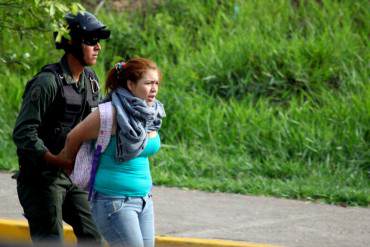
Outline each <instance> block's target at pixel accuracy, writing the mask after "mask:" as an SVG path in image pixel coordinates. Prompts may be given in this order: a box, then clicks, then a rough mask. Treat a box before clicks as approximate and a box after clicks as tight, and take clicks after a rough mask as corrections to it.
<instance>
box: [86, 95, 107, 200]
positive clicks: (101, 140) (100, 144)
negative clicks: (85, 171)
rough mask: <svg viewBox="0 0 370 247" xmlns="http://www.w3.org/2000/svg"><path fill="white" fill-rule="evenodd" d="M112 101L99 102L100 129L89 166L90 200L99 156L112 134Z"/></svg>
mask: <svg viewBox="0 0 370 247" xmlns="http://www.w3.org/2000/svg"><path fill="white" fill-rule="evenodd" d="M112 110H113V109H112V102H106V103H103V104H99V116H100V130H99V136H98V139H97V140H96V144H95V152H94V158H93V162H92V167H91V174H90V181H89V196H88V200H89V201H90V199H91V196H92V191H93V188H94V183H95V175H96V171H97V169H98V165H99V158H100V155H101V153H102V152H104V150H105V149H106V148H107V146H108V144H109V141H110V136H111V135H112V126H113V111H112Z"/></svg>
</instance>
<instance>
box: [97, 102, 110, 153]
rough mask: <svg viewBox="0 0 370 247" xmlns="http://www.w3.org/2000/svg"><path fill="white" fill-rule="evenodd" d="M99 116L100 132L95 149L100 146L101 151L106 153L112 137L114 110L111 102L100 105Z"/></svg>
mask: <svg viewBox="0 0 370 247" xmlns="http://www.w3.org/2000/svg"><path fill="white" fill-rule="evenodd" d="M99 116H100V130H99V136H98V139H97V140H96V145H95V148H96V147H97V146H98V145H100V146H101V151H102V152H104V150H105V149H106V148H107V146H108V144H109V141H110V136H111V135H112V126H113V109H112V102H111V101H109V102H106V103H102V104H99Z"/></svg>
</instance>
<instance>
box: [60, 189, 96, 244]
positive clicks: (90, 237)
mask: <svg viewBox="0 0 370 247" xmlns="http://www.w3.org/2000/svg"><path fill="white" fill-rule="evenodd" d="M63 219H64V221H65V222H67V223H68V224H70V225H71V226H72V227H73V231H74V233H75V235H76V237H77V239H78V242H79V243H86V242H91V244H97V245H101V244H102V238H101V235H100V234H99V232H98V230H97V228H96V226H95V222H94V220H93V218H92V215H91V211H90V205H89V202H88V200H87V193H86V192H85V191H82V190H81V189H79V188H77V187H76V186H72V187H71V188H70V189H69V190H68V193H67V194H66V197H65V200H64V204H63Z"/></svg>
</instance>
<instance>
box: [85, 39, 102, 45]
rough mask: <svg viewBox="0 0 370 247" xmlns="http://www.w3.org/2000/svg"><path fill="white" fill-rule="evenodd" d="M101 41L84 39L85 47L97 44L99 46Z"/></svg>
mask: <svg viewBox="0 0 370 247" xmlns="http://www.w3.org/2000/svg"><path fill="white" fill-rule="evenodd" d="M99 41H100V39H99V38H85V39H82V43H83V44H85V45H89V46H95V45H96V44H98V43H99Z"/></svg>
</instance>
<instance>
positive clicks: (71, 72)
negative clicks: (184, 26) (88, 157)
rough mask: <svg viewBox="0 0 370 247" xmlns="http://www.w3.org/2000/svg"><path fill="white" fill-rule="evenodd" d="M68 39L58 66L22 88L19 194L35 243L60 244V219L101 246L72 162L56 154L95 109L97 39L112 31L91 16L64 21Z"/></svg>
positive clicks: (15, 134) (60, 45)
mask: <svg viewBox="0 0 370 247" xmlns="http://www.w3.org/2000/svg"><path fill="white" fill-rule="evenodd" d="M65 19H66V21H67V24H68V26H69V29H70V37H71V38H70V39H67V38H62V40H61V42H59V43H56V48H57V49H63V50H64V51H65V54H64V56H63V57H62V58H61V60H60V61H59V62H58V63H55V64H49V65H46V66H44V67H43V68H42V69H41V71H40V72H39V73H38V74H36V75H35V76H34V78H33V79H31V80H30V81H29V82H28V83H27V85H26V88H25V91H24V95H23V102H22V106H21V109H20V112H19V115H18V118H17V120H16V124H15V128H14V131H13V140H14V142H15V144H16V146H17V155H18V160H19V174H18V177H17V192H18V197H19V201H20V203H21V205H22V207H23V211H24V215H25V217H26V218H27V220H28V223H29V229H30V234H31V237H32V240H33V241H34V242H38V241H55V240H56V241H62V239H63V220H64V221H65V222H67V223H68V224H70V225H71V226H72V227H73V231H74V233H75V235H76V236H77V239H78V241H79V242H85V241H88V242H95V243H97V244H100V243H101V237H100V234H99V233H98V232H97V229H96V226H95V224H94V221H93V219H92V217H91V213H90V207H89V204H88V201H87V194H86V192H84V191H82V190H80V189H79V188H77V187H76V186H75V185H73V184H72V182H71V180H70V178H69V176H68V174H69V172H70V171H71V169H72V167H73V164H71V163H66V162H62V161H61V160H59V159H58V157H57V156H56V154H58V153H59V152H60V151H61V150H62V149H63V146H64V142H65V138H66V135H67V133H68V132H69V131H70V130H71V129H72V128H73V127H74V126H75V125H76V124H77V123H79V122H80V121H81V120H82V119H84V118H85V117H86V116H87V115H88V114H89V113H90V112H91V111H92V109H93V108H94V107H96V106H97V105H98V101H99V99H100V97H99V84H98V79H97V77H96V75H95V73H94V72H93V71H92V70H91V69H90V68H89V67H87V66H91V65H94V64H95V63H96V61H97V58H98V54H99V52H100V50H101V46H100V44H99V41H100V40H101V39H108V38H109V36H110V31H109V30H108V29H107V28H106V26H105V25H103V24H102V23H101V22H100V21H99V20H98V19H97V18H96V17H95V16H94V15H92V14H91V13H89V12H79V13H78V14H77V15H73V14H71V13H69V14H67V15H66V17H65Z"/></svg>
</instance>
